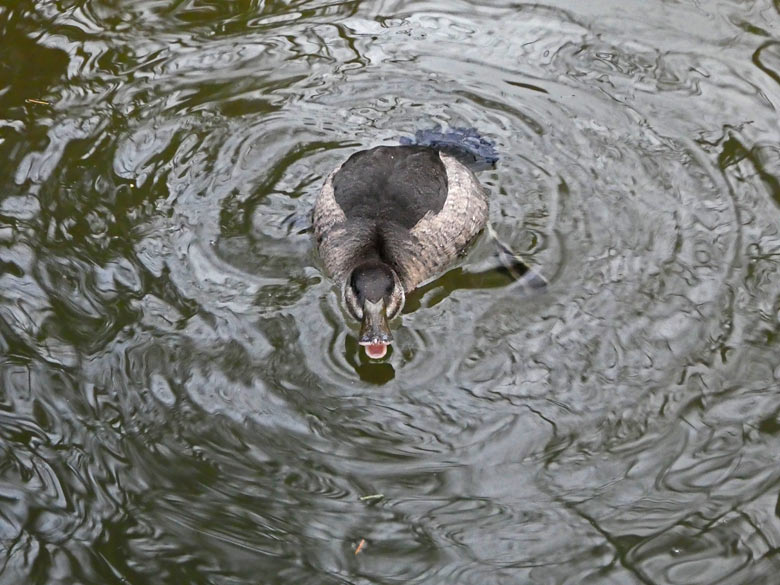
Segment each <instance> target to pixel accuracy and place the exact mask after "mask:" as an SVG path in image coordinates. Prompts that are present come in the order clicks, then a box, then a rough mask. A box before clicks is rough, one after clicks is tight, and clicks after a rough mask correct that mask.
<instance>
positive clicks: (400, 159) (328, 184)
mask: <svg viewBox="0 0 780 585" xmlns="http://www.w3.org/2000/svg"><path fill="white" fill-rule="evenodd" d="M487 221H488V196H487V191H486V190H485V188H484V187H483V186H482V185H481V184H480V182H479V180H478V179H477V177H476V176H475V174H474V172H473V171H472V170H471V169H470V168H469V167H468V166H467V165H466V164H464V163H463V162H461V160H459V158H458V157H457V156H455V155H454V154H451V153H448V152H445V151H444V150H443V149H440V148H435V147H433V146H428V145H415V144H400V145H392V146H390V145H383V146H377V147H374V148H370V149H367V150H361V151H358V152H355V153H353V154H352V155H351V156H349V158H347V159H346V161H344V162H343V163H342V164H341V165H339V166H338V167H336V169H334V170H333V171H332V172H331V173H330V174H329V175H328V176H327V178H326V179H325V181H324V183H323V186H322V189H321V190H320V192H319V194H318V196H317V198H316V201H315V204H314V210H313V232H314V239H315V242H316V248H317V251H318V253H319V256H320V258H321V260H322V264H323V265H324V268H325V272H326V273H327V274H328V276H329V277H330V278H331V279H332V280H333V281H334V282H335V283H336V284H337V285H338V286H339V287H340V290H341V297H342V300H343V303H344V306H345V307H346V310H347V313H349V315H350V316H351V317H352V318H354V319H355V320H356V321H358V322H360V333H359V337H358V343H359V344H360V345H361V346H363V347H364V349H365V352H366V355H367V356H368V357H369V358H372V359H382V358H383V357H384V356H385V355H386V354H387V351H388V346H389V345H390V344H391V343H392V342H393V335H392V332H391V330H390V327H389V322H390V321H391V320H392V319H393V318H395V317H396V316H397V315H399V314H400V312H401V310H402V309H403V307H404V302H405V300H406V297H407V295H409V293H411V292H412V291H413V290H415V288H417V287H418V286H419V285H420V284H421V283H423V282H425V281H427V280H429V279H432V278H433V277H435V276H437V275H439V274H440V273H442V272H443V271H444V270H445V269H446V268H448V267H449V266H450V265H451V264H453V263H454V262H455V260H456V259H457V258H458V257H459V256H461V255H462V254H464V252H465V251H466V249H467V248H468V247H469V245H470V244H471V243H472V242H473V241H474V239H475V238H476V237H477V236H478V235H479V234H480V232H481V231H482V230H483V228H484V227H485V225H486V223H487Z"/></svg>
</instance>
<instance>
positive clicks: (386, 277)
mask: <svg viewBox="0 0 780 585" xmlns="http://www.w3.org/2000/svg"><path fill="white" fill-rule="evenodd" d="M344 303H345V304H346V306H347V310H348V311H349V313H350V314H351V315H352V316H353V317H354V318H355V319H357V320H358V321H360V322H361V326H360V339H359V343H360V345H362V346H364V347H365V348H366V355H368V357H370V358H373V359H380V358H383V357H384V356H385V354H386V353H387V346H388V345H390V343H392V341H393V334H392V333H390V327H389V326H388V324H387V322H388V320H390V319H392V318H393V317H395V316H396V315H397V314H398V313H400V312H401V309H402V308H403V306H404V288H403V285H402V284H401V280H400V279H399V278H398V275H397V274H396V272H395V271H394V270H393V269H392V268H391V267H390V266H388V265H387V264H385V263H384V262H382V261H381V260H368V261H365V262H362V263H360V264H358V265H357V266H356V267H355V268H353V269H352V272H351V273H350V275H349V276H348V277H347V281H346V282H345V283H344Z"/></svg>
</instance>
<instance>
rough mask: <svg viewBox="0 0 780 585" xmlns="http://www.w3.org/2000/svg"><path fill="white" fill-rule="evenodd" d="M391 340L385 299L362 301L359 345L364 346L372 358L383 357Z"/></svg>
mask: <svg viewBox="0 0 780 585" xmlns="http://www.w3.org/2000/svg"><path fill="white" fill-rule="evenodd" d="M392 341H393V335H392V334H391V333H390V326H389V325H388V324H387V315H386V314H385V301H384V300H380V301H378V302H376V303H372V302H371V301H365V302H364V303H363V323H362V324H361V326H360V341H359V343H360V345H362V346H365V348H366V354H367V355H368V357H370V358H373V359H380V358H383V357H385V354H386V353H387V346H388V345H390V343H391V342H392Z"/></svg>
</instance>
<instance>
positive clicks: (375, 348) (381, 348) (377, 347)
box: [364, 343, 387, 360]
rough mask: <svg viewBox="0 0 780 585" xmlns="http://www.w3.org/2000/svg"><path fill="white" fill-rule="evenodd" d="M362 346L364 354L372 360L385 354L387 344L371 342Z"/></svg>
mask: <svg viewBox="0 0 780 585" xmlns="http://www.w3.org/2000/svg"><path fill="white" fill-rule="evenodd" d="M364 347H365V348H366V355H367V356H368V357H370V358H371V359H374V360H378V359H382V358H383V357H385V354H387V345H385V344H384V343H372V344H370V345H366V346H364Z"/></svg>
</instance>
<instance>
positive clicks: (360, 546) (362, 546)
mask: <svg viewBox="0 0 780 585" xmlns="http://www.w3.org/2000/svg"><path fill="white" fill-rule="evenodd" d="M365 546H366V539H365V538H361V539H360V544H358V545H357V548H356V549H355V554H356V555H357V554H360V551H362V550H363V548H364V547H365Z"/></svg>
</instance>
